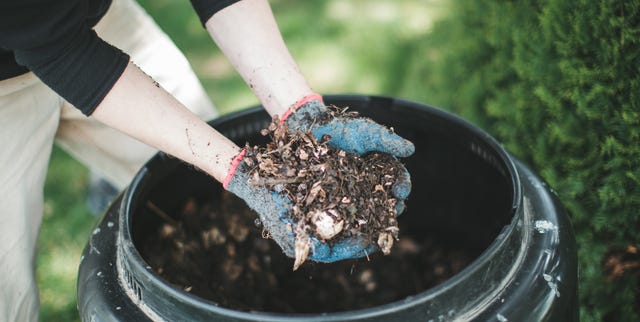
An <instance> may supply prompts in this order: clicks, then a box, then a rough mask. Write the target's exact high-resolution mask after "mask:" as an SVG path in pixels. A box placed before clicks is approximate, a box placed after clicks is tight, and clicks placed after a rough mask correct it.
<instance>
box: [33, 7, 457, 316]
mask: <svg viewBox="0 0 640 322" xmlns="http://www.w3.org/2000/svg"><path fill="white" fill-rule="evenodd" d="M443 2H444V1H442V0H432V1H408V0H384V1H368V0H356V1H339V0H332V1H320V0H314V1H309V0H307V1H284V0H278V1H272V2H271V3H272V7H273V9H274V13H275V15H276V18H277V20H278V23H279V25H280V28H281V30H282V33H283V35H284V37H285V40H286V42H287V44H288V45H289V48H290V50H291V52H292V54H293V56H294V57H295V58H296V59H297V61H298V63H299V65H300V68H301V70H302V71H303V73H304V74H305V75H306V76H307V78H308V80H309V82H310V83H311V84H312V87H313V88H314V90H316V91H317V92H319V93H325V94H328V93H333V94H337V93H361V94H377V95H389V96H401V97H403V98H407V99H417V98H419V97H421V91H420V87H419V86H405V85H407V82H410V78H407V77H405V75H406V74H410V73H411V60H408V59H407V56H406V53H408V52H410V51H412V50H415V49H416V47H415V46H416V45H415V44H416V43H417V42H419V41H420V40H421V39H423V38H424V37H426V36H428V34H429V31H430V28H431V26H432V23H433V21H434V19H436V18H437V17H438V16H440V15H441V14H442V12H444V11H445V7H444V5H443ZM140 3H141V4H142V5H143V6H144V7H145V8H146V9H147V11H148V12H149V13H150V14H151V15H152V16H153V17H154V18H155V19H156V20H157V22H158V24H159V25H160V26H161V28H163V29H164V30H165V31H166V32H167V34H169V36H170V37H171V38H172V39H174V41H175V42H176V44H177V45H178V47H180V48H181V49H182V50H183V51H184V52H185V54H186V55H187V58H188V59H189V60H190V62H191V63H192V65H193V66H194V69H195V70H196V73H197V74H198V77H199V78H200V80H201V81H202V83H203V84H204V86H205V88H206V89H207V92H208V93H209V95H210V97H211V98H212V100H213V101H214V103H215V104H216V106H217V107H218V109H219V111H220V112H221V113H222V114H225V113H229V112H232V111H236V110H239V109H242V108H245V107H248V106H251V105H254V104H257V100H256V99H255V97H254V96H253V95H252V94H251V92H250V91H249V89H248V88H247V86H246V85H245V84H244V82H243V81H242V79H241V78H240V77H239V76H238V75H237V74H236V73H235V71H234V70H233V68H232V67H231V66H230V64H229V63H228V62H227V61H226V59H225V58H224V56H223V55H222V54H221V53H220V51H219V50H218V49H217V48H216V47H215V45H214V44H213V42H212V41H211V40H210V39H209V36H208V35H207V34H206V33H205V31H204V29H203V28H202V26H201V25H200V23H199V21H198V19H197V17H196V15H195V13H194V12H193V10H192V9H191V7H190V5H189V3H188V1H184V0H154V1H151V0H144V1H140ZM428 54H432V53H425V55H428ZM407 88H411V89H412V90H407ZM87 180H88V171H87V170H86V168H84V167H83V166H82V165H81V164H79V163H78V162H76V161H75V160H73V159H72V158H70V157H69V156H68V155H67V154H66V153H65V152H64V151H62V150H60V149H58V148H55V149H54V151H53V154H52V157H51V163H50V167H49V173H48V176H47V182H46V186H45V214H44V221H43V225H42V232H41V235H40V243H39V255H38V282H39V286H40V297H41V320H42V321H47V322H48V321H65V322H69V321H78V320H79V316H78V313H77V309H76V274H77V268H78V263H79V258H80V254H81V252H82V249H83V247H84V245H85V242H86V240H87V238H88V236H89V234H90V232H91V230H92V227H93V226H94V225H95V224H96V222H97V220H99V219H98V218H96V217H93V216H91V215H90V213H89V211H88V209H87V208H86V204H85V203H86V188H87Z"/></svg>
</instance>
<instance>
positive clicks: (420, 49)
mask: <svg viewBox="0 0 640 322" xmlns="http://www.w3.org/2000/svg"><path fill="white" fill-rule="evenodd" d="M140 3H141V4H142V5H143V6H144V7H145V8H146V9H147V10H148V12H149V13H150V14H151V16H153V17H154V18H155V19H156V20H157V22H158V24H159V25H160V26H161V27H162V28H163V29H164V30H165V31H166V32H167V33H168V34H169V35H170V36H171V37H172V38H173V40H174V41H175V42H176V44H177V45H178V47H180V48H181V49H182V50H183V51H184V52H185V53H186V55H187V58H188V59H189V60H190V61H191V63H192V65H193V66H194V68H195V70H196V72H197V74H198V76H199V77H200V79H201V81H202V82H203V84H204V85H205V88H206V89H207V91H208V93H209V95H210V97H211V98H212V100H213V101H214V103H215V104H216V105H217V107H218V109H219V111H220V112H221V113H223V114H226V113H229V112H232V111H236V110H239V109H242V108H245V107H248V106H252V105H255V104H257V100H256V99H255V97H253V96H252V94H251V92H250V91H249V89H248V88H247V86H246V85H245V84H244V83H243V81H242V80H241V79H240V77H239V76H238V75H237V74H236V73H235V72H234V70H233V68H232V67H231V66H230V65H229V63H228V62H227V61H226V59H225V58H224V56H223V55H222V54H221V53H220V52H219V50H218V49H217V48H216V47H215V45H214V44H213V42H212V41H211V40H210V39H209V37H208V35H207V34H206V32H205V31H204V29H203V28H202V26H201V25H200V23H199V21H198V19H197V17H196V15H195V13H194V12H193V10H192V9H191V7H190V4H189V2H188V1H186V0H153V1H152V0H141V1H140ZM271 4H272V7H273V10H274V13H275V15H276V19H277V20H278V24H279V25H280V28H281V30H282V33H283V35H284V38H285V41H286V42H287V44H288V45H289V48H290V50H291V52H292V54H293V56H294V57H295V58H296V59H297V61H298V62H299V64H300V68H301V70H302V71H303V73H304V74H305V75H306V76H307V77H308V79H309V81H310V83H311V84H312V86H313V87H314V89H315V90H316V91H317V92H319V93H324V94H338V93H357V94H375V95H388V96H395V97H400V98H405V99H409V100H415V101H419V102H422V103H427V104H430V105H434V106H438V107H440V108H443V109H446V110H450V111H452V112H454V113H456V114H459V115H461V116H462V117H464V118H466V119H468V120H470V121H472V122H473V123H475V124H477V125H479V126H481V127H482V128H483V129H485V130H486V131H487V132H489V133H490V134H492V135H493V136H494V137H496V138H497V139H498V140H499V141H501V142H503V143H504V145H505V147H506V148H507V150H509V151H510V152H512V153H513V154H514V155H515V156H517V157H518V158H519V159H521V160H523V161H525V162H526V163H528V164H529V165H530V166H531V167H532V168H533V169H535V171H536V172H538V173H539V174H541V176H542V177H543V178H544V179H545V180H546V181H547V182H548V183H549V185H550V186H551V187H552V188H553V189H554V190H555V191H556V192H557V194H558V195H559V197H560V199H561V200H562V201H563V203H564V204H565V206H566V207H567V210H568V211H569V213H570V216H571V219H572V222H573V225H574V229H575V232H576V236H577V241H578V245H579V270H580V272H579V280H580V283H579V293H580V316H581V320H582V321H640V304H639V303H640V290H639V288H640V286H639V281H640V253H639V252H640V251H639V250H638V247H640V210H639V209H640V1H638V0H627V1H614V0H600V1H590V0H571V1H542V0H540V1H534V0H522V1H515V0H514V1H506V0H505V1H499V0H476V1H464V0H449V1H447V0H422V1H421V0H414V1H408V0H352V1H344V0H343V1H340V0H330V1H321V0H313V1H312V0H305V1H290V0H289V1H286V0H274V1H271ZM87 182H88V172H87V170H86V169H85V168H84V167H82V166H81V165H80V164H78V163H77V162H76V161H74V160H73V159H71V158H70V157H69V156H68V155H67V154H65V153H64V152H63V151H61V150H59V149H57V148H56V149H54V152H53V155H52V159H51V164H50V169H49V174H48V177H47V182H46V187H45V198H46V200H45V217H44V223H43V226H42V233H41V237H40V249H39V258H38V281H39V284H40V288H41V302H42V308H41V320H42V321H78V320H79V317H78V313H77V309H76V290H75V287H76V280H75V279H76V274H77V267H78V263H79V257H80V253H81V251H82V248H83V247H84V244H85V242H86V241H87V239H88V236H89V234H90V232H91V230H92V227H93V225H95V223H96V222H97V220H98V218H95V217H92V216H91V215H90V214H89V211H88V210H87V207H86V188H87Z"/></svg>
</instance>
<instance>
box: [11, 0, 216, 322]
mask: <svg viewBox="0 0 640 322" xmlns="http://www.w3.org/2000/svg"><path fill="white" fill-rule="evenodd" d="M185 5H189V4H188V3H185ZM95 29H96V31H97V32H98V34H99V35H100V36H101V37H102V38H103V39H105V40H106V41H107V42H109V43H111V44H113V45H114V46H116V47H118V48H120V49H122V50H123V51H125V52H127V53H129V54H130V55H131V57H132V60H133V61H134V62H135V63H136V64H138V65H139V66H140V67H141V68H142V69H143V70H144V71H145V72H147V74H149V75H151V76H152V77H153V78H154V79H155V80H156V81H158V82H159V83H160V84H161V85H162V86H163V87H164V88H165V89H167V90H168V91H169V92H171V93H172V94H173V95H174V96H175V97H176V98H177V99H178V100H180V101H181V102H182V103H183V104H185V105H186V106H187V107H189V108H190V109H192V111H194V112H195V113H196V114H198V115H199V116H200V117H201V118H202V119H204V120H209V119H211V118H213V117H215V116H216V111H215V109H214V107H213V105H212V104H211V102H210V101H209V99H208V98H207V95H206V93H205V91H204V89H203V88H202V85H201V84H200V83H199V81H198V79H197V78H196V76H195V74H194V73H193V70H192V69H191V67H190V65H189V63H188V62H187V60H186V59H185V57H184V56H183V55H182V53H181V52H180V51H179V50H178V49H177V48H176V46H175V45H174V44H173V42H172V41H171V40H170V39H169V38H168V37H167V36H166V35H165V34H164V33H163V32H162V31H161V30H160V28H159V27H158V26H157V25H156V24H155V22H154V21H153V20H152V19H151V18H150V17H149V16H148V15H147V14H146V13H145V12H144V10H143V9H142V8H141V7H140V6H139V5H138V4H137V3H136V2H135V1H134V0H114V1H113V4H112V5H111V8H110V9H109V11H108V12H107V14H106V15H105V16H104V17H103V19H102V20H101V21H100V23H99V24H98V25H97V26H96V28H95ZM54 140H55V141H56V142H57V143H59V144H60V146H62V147H63V148H64V149H65V150H66V151H68V152H69V153H70V154H71V155H72V156H74V157H75V158H77V159H78V160H79V161H81V162H83V163H84V164H86V165H87V166H88V167H89V168H90V169H91V170H92V171H93V172H95V173H98V174H100V175H102V176H104V177H105V178H107V179H108V180H109V181H110V182H112V183H114V184H116V185H117V186H118V187H119V188H123V187H124V186H126V185H127V184H128V183H129V181H130V180H131V178H132V177H133V175H134V174H135V172H136V171H137V170H138V169H139V168H140V167H141V166H142V164H143V163H144V162H145V161H146V160H148V159H149V158H150V157H151V156H152V155H153V154H154V153H155V151H154V150H153V149H152V148H151V147H148V146H145V145H144V144H142V143H140V142H138V141H136V140H134V139H131V138H129V137H127V136H125V135H124V134H121V133H120V132H117V131H115V130H112V129H110V128H108V127H106V126H104V125H102V124H100V123H98V122H96V121H94V120H93V119H91V118H87V117H85V116H84V115H82V114H81V113H80V112H79V111H78V110H76V109H75V108H74V107H73V106H70V104H69V103H67V102H65V101H64V99H62V98H61V97H60V96H58V95H57V94H56V93H55V92H53V91H52V90H51V89H49V88H48V87H47V86H46V85H44V84H43V83H42V82H41V81H40V80H39V79H38V78H37V77H35V76H34V75H33V74H32V73H28V74H24V75H21V76H18V77H14V78H12V79H8V80H4V81H0V144H1V145H0V167H1V168H0V321H21V322H22V321H37V320H38V312H39V304H38V290H37V286H36V281H35V256H36V246H37V239H38V231H39V229H40V224H41V221H42V212H43V186H44V180H45V177H46V172H47V166H48V162H49V157H50V154H51V148H52V145H53V143H54Z"/></svg>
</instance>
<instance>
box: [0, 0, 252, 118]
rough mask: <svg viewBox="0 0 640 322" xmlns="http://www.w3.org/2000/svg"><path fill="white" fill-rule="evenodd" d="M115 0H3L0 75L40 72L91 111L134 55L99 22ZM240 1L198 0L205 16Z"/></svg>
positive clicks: (194, 1)
mask: <svg viewBox="0 0 640 322" xmlns="http://www.w3.org/2000/svg"><path fill="white" fill-rule="evenodd" d="M111 1H112V0H64V1H60V0H2V1H0V80H2V79H8V78H11V77H14V76H18V75H21V74H23V73H25V72H27V71H32V72H33V73H35V74H36V75H37V76H38V77H39V78H40V79H41V80H42V81H43V82H44V83H45V84H47V85H48V86H49V87H51V88H52V89H53V90H54V91H56V92H57V93H58V94H59V95H60V96H62V97H63V98H65V99H66V100H67V101H68V102H70V103H71V104H73V105H74V106H76V107H77V108H78V109H80V110H81V111H82V112H83V113H84V114H85V115H90V114H91V113H92V112H93V111H94V110H95V108H96V107H97V106H98V104H100V102H101V101H102V99H103V98H104V97H105V95H106V94H107V93H108V92H109V90H110V89H111V87H113V84H114V83H115V82H116V81H117V80H118V78H119V77H120V75H122V72H123V71H124V69H125V67H126V66H127V63H128V62H129V56H128V55H127V54H126V53H124V52H122V51H121V50H120V49H118V48H115V47H113V46H112V45H110V44H108V43H107V42H105V41H104V40H102V39H101V38H100V37H98V35H97V34H96V33H95V31H94V30H93V29H92V28H93V26H94V25H95V24H96V23H98V21H99V20H100V18H102V16H103V15H104V14H105V13H106V11H107V9H108V8H109V5H110V4H111ZM237 1H239V0H192V1H191V2H192V5H193V7H194V8H195V9H196V12H197V13H198V16H199V17H200V19H201V21H202V22H203V24H204V22H206V21H207V20H208V19H209V18H210V17H211V16H213V15H214V14H215V13H216V12H218V11H220V10H222V9H223V8H225V7H227V6H229V5H231V4H232V3H235V2H237Z"/></svg>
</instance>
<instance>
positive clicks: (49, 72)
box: [15, 28, 129, 115]
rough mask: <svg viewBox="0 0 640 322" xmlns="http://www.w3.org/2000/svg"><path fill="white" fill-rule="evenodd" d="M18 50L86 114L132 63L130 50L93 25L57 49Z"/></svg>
mask: <svg viewBox="0 0 640 322" xmlns="http://www.w3.org/2000/svg"><path fill="white" fill-rule="evenodd" d="M43 52H44V53H45V54H43ZM15 54H16V60H17V61H18V62H19V63H20V64H22V65H24V66H27V67H28V68H29V69H30V70H31V71H33V72H34V73H35V74H36V75H37V76H38V77H39V78H40V79H41V80H42V81H43V82H44V83H45V84H47V85H48V86H49V87H51V89H53V90H54V91H56V92H57V93H58V94H59V95H60V96H62V97H63V98H64V99H66V100H67V101H68V102H69V103H71V104H73V105H74V106H75V107H76V108H78V109H79V110H81V111H82V113H83V114H85V115H91V113H93V111H94V110H95V108H96V107H97V106H98V104H100V102H102V100H103V99H104V97H105V96H106V95H107V93H108V92H109V91H110V90H111V88H112V87H113V85H114V84H115V82H116V81H117V80H118V78H120V76H121V75H122V73H123V72H124V69H125V68H126V66H127V64H128V63H129V56H128V55H127V54H125V53H124V52H122V51H121V50H119V49H117V48H115V47H113V46H111V45H110V44H108V43H107V42H105V41H104V40H102V39H100V38H99V37H98V35H97V34H96V33H95V31H93V30H92V29H89V28H86V29H85V28H83V29H81V30H79V31H78V32H77V33H76V34H75V35H74V36H73V37H72V38H71V39H70V41H69V42H68V43H67V44H66V45H65V46H64V47H63V48H59V50H56V51H55V52H53V53H52V52H51V51H38V50H20V51H16V52H15Z"/></svg>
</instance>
